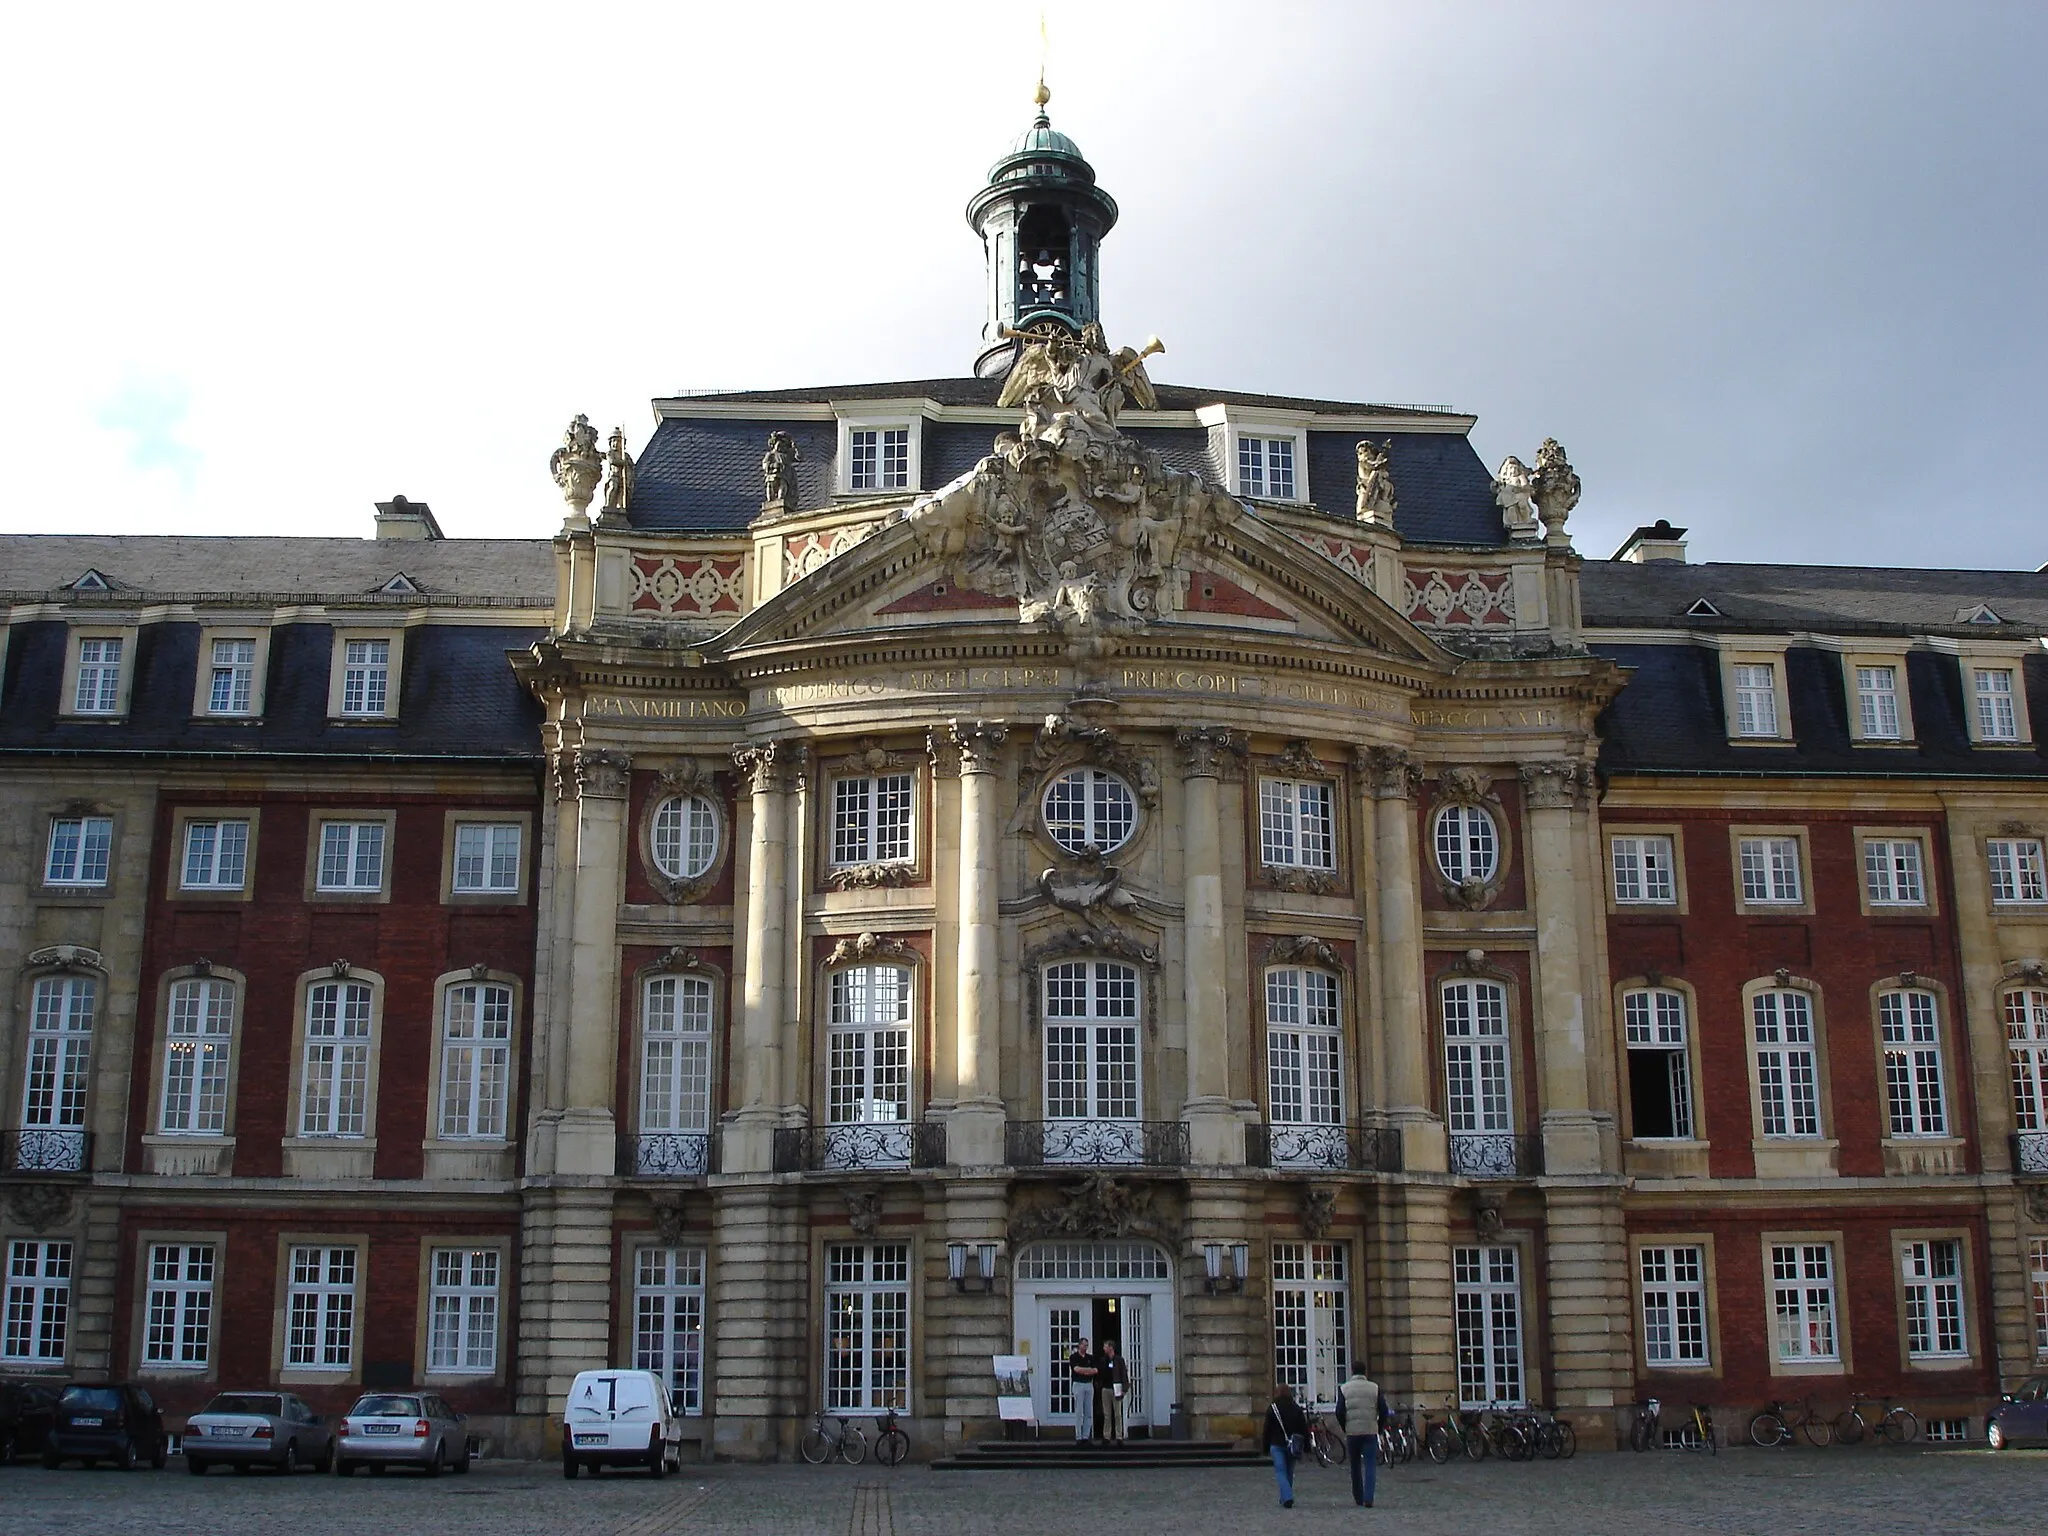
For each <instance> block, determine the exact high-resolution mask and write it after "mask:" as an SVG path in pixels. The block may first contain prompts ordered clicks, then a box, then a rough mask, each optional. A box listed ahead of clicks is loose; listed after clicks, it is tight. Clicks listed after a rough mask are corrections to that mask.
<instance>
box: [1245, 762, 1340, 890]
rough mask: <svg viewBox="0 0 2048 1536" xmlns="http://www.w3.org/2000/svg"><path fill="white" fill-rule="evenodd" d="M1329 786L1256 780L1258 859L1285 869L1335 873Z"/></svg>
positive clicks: (1292, 780)
mask: <svg viewBox="0 0 2048 1536" xmlns="http://www.w3.org/2000/svg"><path fill="white" fill-rule="evenodd" d="M1333 798H1334V797H1333V795H1332V792H1331V786H1330V785H1329V784H1326V783H1321V782H1318V781H1315V780H1309V781H1299V780H1294V779H1261V780H1259V859H1260V861H1261V862H1262V863H1265V864H1270V865H1273V866H1275V867H1278V868H1286V869H1335V868H1336V867H1337V830H1336V829H1337V822H1336V815H1335V812H1334V809H1333V807H1332V801H1333Z"/></svg>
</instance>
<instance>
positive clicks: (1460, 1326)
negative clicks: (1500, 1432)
mask: <svg viewBox="0 0 2048 1536" xmlns="http://www.w3.org/2000/svg"><path fill="white" fill-rule="evenodd" d="M1451 1275H1452V1289H1453V1305H1454V1316H1455V1320H1456V1330H1457V1343H1458V1403H1459V1406H1460V1407H1464V1408H1484V1407H1486V1406H1487V1405H1488V1404H1490V1403H1495V1404H1502V1405H1519V1404H1520V1403H1521V1401H1522V1279H1521V1267H1520V1255H1519V1254H1518V1253H1517V1251H1516V1250H1515V1249H1513V1248H1507V1247H1498V1248H1453V1249H1452V1250H1451Z"/></svg>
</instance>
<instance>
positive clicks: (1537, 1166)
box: [1451, 1131, 1543, 1179]
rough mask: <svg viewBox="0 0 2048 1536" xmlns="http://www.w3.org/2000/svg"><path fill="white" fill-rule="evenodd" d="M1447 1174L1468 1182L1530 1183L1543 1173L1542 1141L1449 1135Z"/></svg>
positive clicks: (1483, 1134) (1507, 1135)
mask: <svg viewBox="0 0 2048 1536" xmlns="http://www.w3.org/2000/svg"><path fill="white" fill-rule="evenodd" d="M1451 1172H1453V1173H1457V1174H1463V1175H1464V1176H1465V1177H1466V1178H1469V1179H1530V1178H1535V1177H1536V1176H1537V1175H1539V1174H1541V1173H1542V1172H1543V1138H1542V1137H1541V1136H1516V1135H1512V1134H1510V1133H1508V1132H1504V1131H1503V1132H1494V1131H1453V1132H1452V1133H1451Z"/></svg>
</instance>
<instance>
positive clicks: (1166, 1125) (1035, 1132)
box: [1005, 1120, 1188, 1168]
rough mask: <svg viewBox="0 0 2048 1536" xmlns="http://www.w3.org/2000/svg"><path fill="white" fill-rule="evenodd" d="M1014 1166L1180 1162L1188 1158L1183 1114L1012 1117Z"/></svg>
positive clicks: (1010, 1136)
mask: <svg viewBox="0 0 2048 1536" xmlns="http://www.w3.org/2000/svg"><path fill="white" fill-rule="evenodd" d="M1006 1141H1007V1146H1006V1148H1005V1150H1006V1151H1007V1153H1008V1156H1009V1161H1010V1164H1011V1166H1013V1167H1020V1168H1034V1167H1046V1166H1055V1165H1064V1164H1069V1163H1098V1164H1105V1165H1131V1166H1140V1167H1144V1166H1151V1167H1160V1168H1178V1167H1181V1166H1183V1165H1184V1164H1185V1163H1186V1162H1187V1160H1188V1127H1187V1122H1186V1121H1184V1120H1012V1121H1011V1122H1009V1126H1008V1128H1007V1136H1006Z"/></svg>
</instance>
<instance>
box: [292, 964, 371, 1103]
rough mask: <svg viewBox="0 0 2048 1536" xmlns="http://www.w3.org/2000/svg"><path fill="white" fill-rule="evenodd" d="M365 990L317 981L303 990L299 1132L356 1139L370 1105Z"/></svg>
mask: <svg viewBox="0 0 2048 1536" xmlns="http://www.w3.org/2000/svg"><path fill="white" fill-rule="evenodd" d="M370 1022H371V1021H370V989H369V987H368V986H366V985H364V984H363V983H362V982H359V981H321V982H315V983H314V984H313V985H312V986H310V987H308V988H307V989H306V1051H305V1064H304V1069H303V1072H302V1074H301V1089H300V1107H299V1134H300V1135H301V1136H361V1135H363V1134H364V1131H365V1129H366V1123H367V1120H368V1116H369V1105H370Z"/></svg>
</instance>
